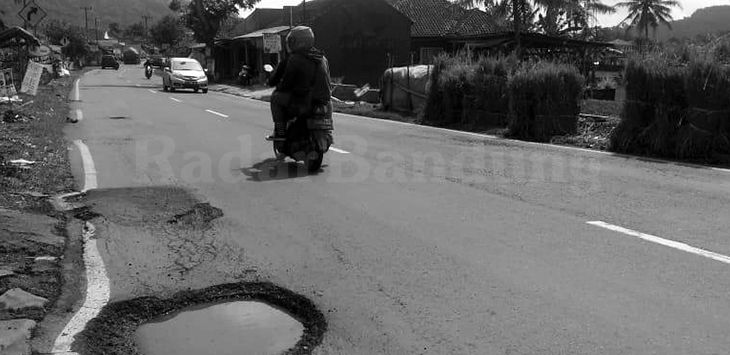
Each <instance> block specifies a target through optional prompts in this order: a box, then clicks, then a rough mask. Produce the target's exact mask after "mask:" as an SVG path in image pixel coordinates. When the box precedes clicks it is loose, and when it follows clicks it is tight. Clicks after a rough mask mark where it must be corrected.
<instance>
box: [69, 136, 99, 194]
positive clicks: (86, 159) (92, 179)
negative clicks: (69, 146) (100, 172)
mask: <svg viewBox="0 0 730 355" xmlns="http://www.w3.org/2000/svg"><path fill="white" fill-rule="evenodd" d="M74 144H76V147H78V148H79V153H81V160H82V163H83V166H84V189H83V190H81V192H86V191H88V190H93V189H95V188H96V187H97V185H96V168H95V167H94V160H93V159H92V158H91V152H90V151H89V147H87V146H86V144H84V142H82V141H81V140H75V141H74Z"/></svg>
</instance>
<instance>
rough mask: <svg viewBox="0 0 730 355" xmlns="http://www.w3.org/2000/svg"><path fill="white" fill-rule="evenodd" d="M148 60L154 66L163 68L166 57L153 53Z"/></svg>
mask: <svg viewBox="0 0 730 355" xmlns="http://www.w3.org/2000/svg"><path fill="white" fill-rule="evenodd" d="M148 60H149V62H150V64H152V66H153V67H158V68H162V67H163V66H164V65H165V58H163V57H162V56H160V55H152V56H150V57H149V59H148Z"/></svg>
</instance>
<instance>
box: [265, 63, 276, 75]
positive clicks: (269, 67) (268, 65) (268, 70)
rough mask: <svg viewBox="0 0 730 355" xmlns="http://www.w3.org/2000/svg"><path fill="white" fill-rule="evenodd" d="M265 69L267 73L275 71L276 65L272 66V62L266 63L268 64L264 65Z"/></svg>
mask: <svg viewBox="0 0 730 355" xmlns="http://www.w3.org/2000/svg"><path fill="white" fill-rule="evenodd" d="M264 71H265V72H267V73H271V72H273V71H274V67H273V66H271V64H266V65H264Z"/></svg>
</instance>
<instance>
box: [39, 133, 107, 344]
mask: <svg viewBox="0 0 730 355" xmlns="http://www.w3.org/2000/svg"><path fill="white" fill-rule="evenodd" d="M74 144H76V146H77V147H78V148H79V151H80V152H81V158H82V160H83V166H84V190H83V191H82V192H86V191H88V190H90V189H95V188H96V169H95V168H94V161H93V160H92V158H91V153H90V152H89V147H87V146H86V144H84V143H83V142H82V141H81V140H75V141H74ZM95 231H96V228H95V227H94V225H93V224H91V223H89V222H86V223H85V224H84V229H83V231H82V234H83V242H84V267H85V269H86V297H85V299H84V304H83V305H82V306H81V308H79V310H78V311H77V312H76V313H75V314H74V315H73V317H72V318H71V320H70V321H69V322H68V323H67V324H66V326H65V327H64V328H63V330H62V331H61V334H59V336H58V337H57V338H56V340H55V341H54V342H53V348H52V349H51V353H52V354H61V353H63V354H66V355H70V354H76V353H74V352H71V344H73V342H74V341H75V340H76V335H77V334H78V333H79V332H81V331H82V330H83V329H84V328H85V327H86V324H87V323H88V322H89V321H90V320H92V319H93V318H94V317H96V316H97V315H98V314H99V312H100V311H101V309H102V308H103V307H104V306H105V305H106V304H107V303H108V302H109V295H110V288H109V278H108V277H107V273H106V268H105V267H104V260H103V259H102V258H101V254H99V249H98V247H97V245H96V244H97V243H96V242H97V240H96V239H95V238H94V233H95Z"/></svg>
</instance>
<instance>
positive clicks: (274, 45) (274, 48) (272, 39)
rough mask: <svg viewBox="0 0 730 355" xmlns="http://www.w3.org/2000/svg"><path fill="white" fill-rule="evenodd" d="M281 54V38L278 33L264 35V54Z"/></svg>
mask: <svg viewBox="0 0 730 355" xmlns="http://www.w3.org/2000/svg"><path fill="white" fill-rule="evenodd" d="M279 52H281V37H279V34H277V33H264V53H272V54H273V53H279Z"/></svg>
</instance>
